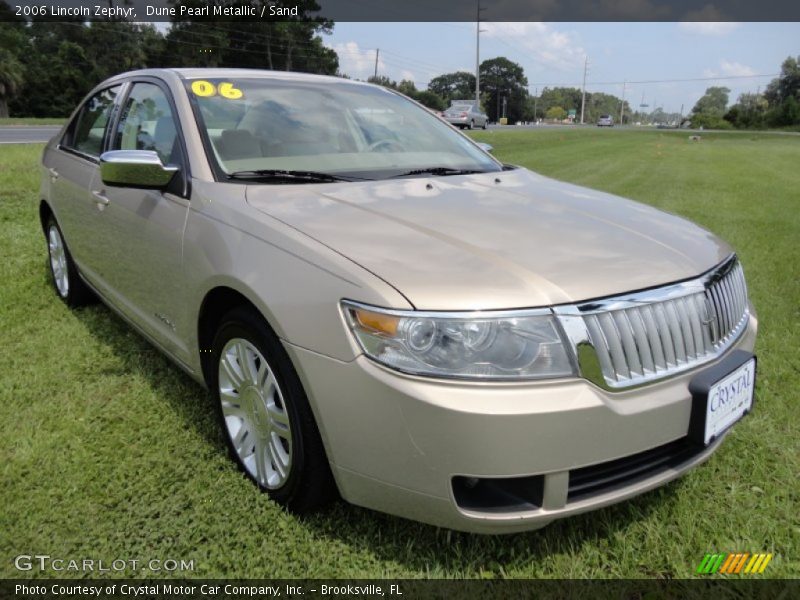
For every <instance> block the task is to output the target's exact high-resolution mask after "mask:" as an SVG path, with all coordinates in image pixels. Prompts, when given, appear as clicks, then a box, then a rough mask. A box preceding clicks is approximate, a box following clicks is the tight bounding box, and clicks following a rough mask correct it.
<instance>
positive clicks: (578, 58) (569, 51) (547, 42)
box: [481, 22, 586, 71]
mask: <svg viewBox="0 0 800 600" xmlns="http://www.w3.org/2000/svg"><path fill="white" fill-rule="evenodd" d="M481 27H482V28H483V29H485V30H486V33H484V34H482V35H484V36H486V37H487V38H489V39H496V40H498V41H499V42H501V43H503V44H505V45H507V46H509V47H511V48H514V49H516V50H518V51H519V52H520V53H523V54H525V55H526V58H527V59H528V60H530V61H531V62H534V63H537V64H538V66H542V67H550V68H555V69H557V70H560V71H573V70H574V69H575V67H576V66H580V65H582V64H583V60H584V57H585V56H586V51H585V50H584V49H583V48H582V47H581V46H580V45H579V43H578V41H577V40H576V38H575V36H573V35H572V34H569V33H565V32H563V31H558V30H556V29H553V27H551V26H550V25H548V24H546V23H537V22H525V23H522V22H517V23H494V22H487V23H481ZM526 62H527V61H526Z"/></svg>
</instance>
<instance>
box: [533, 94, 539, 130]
mask: <svg viewBox="0 0 800 600" xmlns="http://www.w3.org/2000/svg"><path fill="white" fill-rule="evenodd" d="M538 99H539V88H538V87H537V88H536V91H535V92H533V122H534V123H536V122H537V119H536V101H537V100H538Z"/></svg>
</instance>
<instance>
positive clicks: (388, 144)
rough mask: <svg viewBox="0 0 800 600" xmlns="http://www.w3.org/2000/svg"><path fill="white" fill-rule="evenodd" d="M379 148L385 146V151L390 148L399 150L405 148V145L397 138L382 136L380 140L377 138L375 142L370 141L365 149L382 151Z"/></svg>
mask: <svg viewBox="0 0 800 600" xmlns="http://www.w3.org/2000/svg"><path fill="white" fill-rule="evenodd" d="M381 148H386V150H385V151H389V150H391V149H392V148H396V149H397V150H400V151H403V150H405V149H406V148H405V146H403V144H401V143H400V142H398V141H397V140H392V139H389V138H384V139H382V140H378V141H377V142H372V143H371V144H370V145H369V146H368V147H367V150H369V151H370V152H372V151H374V150H378V151H379V152H381V151H382V150H380V149H381Z"/></svg>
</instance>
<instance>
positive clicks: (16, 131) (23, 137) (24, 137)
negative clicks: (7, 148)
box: [0, 125, 61, 144]
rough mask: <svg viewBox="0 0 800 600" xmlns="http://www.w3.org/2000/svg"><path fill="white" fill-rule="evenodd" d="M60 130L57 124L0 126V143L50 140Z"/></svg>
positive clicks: (30, 142) (31, 142)
mask: <svg viewBox="0 0 800 600" xmlns="http://www.w3.org/2000/svg"><path fill="white" fill-rule="evenodd" d="M60 130H61V127H59V126H57V125H53V126H50V125H42V126H20V127H0V144H34V143H42V142H48V141H50V138H51V137H53V136H54V135H55V134H57V133H58V132H59V131H60Z"/></svg>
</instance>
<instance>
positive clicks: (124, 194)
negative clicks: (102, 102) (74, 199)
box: [94, 82, 193, 360]
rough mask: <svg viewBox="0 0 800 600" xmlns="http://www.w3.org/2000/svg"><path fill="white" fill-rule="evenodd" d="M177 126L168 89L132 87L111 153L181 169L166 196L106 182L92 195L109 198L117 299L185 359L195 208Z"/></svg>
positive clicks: (106, 265) (110, 258)
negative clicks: (187, 234)
mask: <svg viewBox="0 0 800 600" xmlns="http://www.w3.org/2000/svg"><path fill="white" fill-rule="evenodd" d="M177 124H178V121H177V116H176V114H175V111H174V108H173V106H172V104H171V102H170V100H169V95H168V91H167V90H166V89H165V88H162V87H161V86H159V85H157V84H156V83H150V82H134V83H133V84H132V86H131V88H130V90H129V93H128V95H127V97H126V99H125V100H124V102H123V104H122V107H121V110H120V117H119V121H118V123H117V126H116V128H115V130H114V131H113V132H112V133H111V140H110V144H109V149H110V150H151V151H155V152H156V153H158V155H159V157H160V158H161V161H162V163H163V164H165V165H167V164H170V165H176V166H178V167H179V172H178V173H177V174H176V178H175V179H174V180H173V182H172V184H171V185H170V186H169V187H168V188H167V189H166V190H164V191H161V190H142V189H134V188H124V187H113V186H108V185H105V184H104V183H103V182H102V181H101V180H100V179H99V178H98V180H97V181H96V182H95V189H94V193H95V195H96V196H98V197H103V198H105V199H106V200H107V205H106V209H105V215H104V218H105V219H106V224H105V226H106V229H107V230H108V231H110V232H111V233H112V237H113V243H112V244H111V247H109V248H108V251H107V252H106V253H105V254H104V255H103V257H102V263H103V266H102V269H103V272H107V273H109V274H110V275H109V276H108V282H109V284H110V286H111V287H112V288H113V294H114V298H113V299H112V301H114V302H115V303H116V304H117V305H118V307H119V308H120V309H121V310H122V311H123V312H126V313H128V314H129V315H130V316H131V317H132V318H133V320H134V321H135V322H136V323H137V324H138V325H139V326H140V327H142V328H143V329H145V331H146V333H148V334H150V335H151V336H152V337H153V338H155V340H156V341H157V342H159V343H161V344H162V345H163V346H164V347H165V348H166V349H167V350H169V351H170V352H172V353H173V354H175V355H176V356H177V357H178V358H179V359H182V360H186V355H187V348H186V345H185V343H184V342H182V340H185V339H187V337H189V336H187V333H188V331H187V328H188V327H190V326H193V325H190V324H187V323H182V322H180V319H179V315H180V314H181V313H182V312H183V311H182V310H179V307H182V306H183V302H184V301H185V300H184V292H185V290H186V285H185V278H184V272H183V269H182V256H181V247H182V241H183V231H184V227H185V224H186V219H187V216H188V211H189V200H188V198H186V197H184V196H185V194H184V193H183V189H184V186H183V181H184V180H183V178H185V177H187V176H188V175H187V170H186V161H185V158H184V153H183V149H182V145H181V143H180V138H179V134H178V131H179V129H178V126H177Z"/></svg>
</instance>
